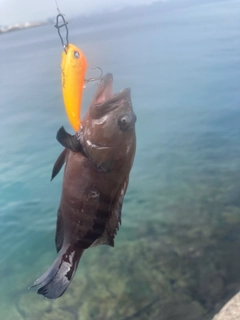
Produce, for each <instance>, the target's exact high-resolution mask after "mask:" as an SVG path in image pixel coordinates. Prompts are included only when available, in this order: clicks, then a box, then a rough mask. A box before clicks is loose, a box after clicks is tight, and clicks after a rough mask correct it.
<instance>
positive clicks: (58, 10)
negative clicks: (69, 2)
mask: <svg viewBox="0 0 240 320" xmlns="http://www.w3.org/2000/svg"><path fill="white" fill-rule="evenodd" d="M55 3H56V7H57V12H58V13H59V14H61V11H60V9H59V7H58V3H57V0H55Z"/></svg>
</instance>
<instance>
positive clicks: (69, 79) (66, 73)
mask: <svg viewBox="0 0 240 320" xmlns="http://www.w3.org/2000/svg"><path fill="white" fill-rule="evenodd" d="M60 18H61V19H62V20H63V23H62V24H59V19H60ZM55 27H56V28H57V29H58V34H59V36H60V39H61V41H62V45H63V48H64V51H63V53H62V63H61V79H62V95H63V101H64V105H65V110H66V113H67V117H68V120H69V122H70V124H71V126H72V128H73V129H74V130H75V131H79V130H80V112H81V103H82V94H83V89H84V83H85V82H91V81H95V80H101V79H102V70H101V68H98V67H97V68H98V69H100V70H101V75H100V77H98V78H90V79H87V80H86V79H85V74H86V70H87V66H88V64H87V59H86V57H85V56H84V54H83V52H82V50H80V49H79V48H78V47H76V46H75V45H73V44H71V43H69V42H68V28H67V22H66V21H65V19H64V16H63V15H62V14H61V13H60V14H58V15H57V18H56V25H55ZM62 27H65V30H66V43H64V41H63V38H62V36H61V33H60V28H62Z"/></svg>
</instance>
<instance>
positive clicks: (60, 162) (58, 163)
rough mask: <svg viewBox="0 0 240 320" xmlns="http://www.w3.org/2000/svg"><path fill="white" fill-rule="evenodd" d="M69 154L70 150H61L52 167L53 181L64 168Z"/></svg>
mask: <svg viewBox="0 0 240 320" xmlns="http://www.w3.org/2000/svg"><path fill="white" fill-rule="evenodd" d="M67 154H68V150H67V149H64V150H63V152H61V154H60V156H59V157H58V158H57V160H56V162H55V163H54V166H53V169H52V177H51V181H52V180H53V179H54V178H55V177H56V175H57V174H58V173H59V171H60V170H61V169H62V166H63V165H64V163H65V162H66V157H67Z"/></svg>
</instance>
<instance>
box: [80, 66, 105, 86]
mask: <svg viewBox="0 0 240 320" xmlns="http://www.w3.org/2000/svg"><path fill="white" fill-rule="evenodd" d="M94 69H99V70H100V72H101V74H100V76H99V77H97V78H89V79H84V82H85V83H88V82H92V81H96V80H102V76H103V71H102V69H101V68H100V67H95V68H92V70H94Z"/></svg>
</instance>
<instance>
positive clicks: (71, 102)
mask: <svg viewBox="0 0 240 320" xmlns="http://www.w3.org/2000/svg"><path fill="white" fill-rule="evenodd" d="M61 69H62V94H63V101H64V105H65V109H66V112H67V116H68V120H69V122H70V124H71V126H72V127H73V129H74V130H75V131H79V129H80V111H81V103H82V93H83V87H84V78H85V73H86V70H87V60H86V58H85V56H84V54H83V52H82V51H81V50H80V49H79V48H78V47H76V46H74V45H73V44H71V43H69V44H68V45H67V47H66V48H65V50H64V51H63V53H62V63H61Z"/></svg>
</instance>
